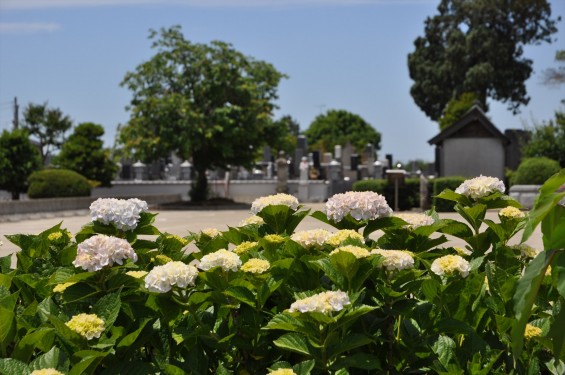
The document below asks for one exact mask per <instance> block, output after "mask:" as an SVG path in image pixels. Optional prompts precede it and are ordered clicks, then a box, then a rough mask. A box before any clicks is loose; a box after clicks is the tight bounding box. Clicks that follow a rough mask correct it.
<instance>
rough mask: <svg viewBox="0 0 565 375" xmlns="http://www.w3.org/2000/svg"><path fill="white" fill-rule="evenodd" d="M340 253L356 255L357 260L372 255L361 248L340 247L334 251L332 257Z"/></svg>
mask: <svg viewBox="0 0 565 375" xmlns="http://www.w3.org/2000/svg"><path fill="white" fill-rule="evenodd" d="M339 252H346V253H351V254H353V255H355V258H357V259H361V258H366V257H368V256H370V255H371V253H370V252H369V250H367V249H365V248H362V247H360V246H352V245H347V246H341V247H338V248H337V249H335V250H334V251H332V252H331V253H330V255H333V254H337V253H339Z"/></svg>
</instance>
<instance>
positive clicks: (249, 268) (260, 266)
mask: <svg viewBox="0 0 565 375" xmlns="http://www.w3.org/2000/svg"><path fill="white" fill-rule="evenodd" d="M270 267H271V264H270V263H269V262H268V261H266V260H263V259H257V258H251V259H249V260H248V261H247V262H245V264H244V265H243V266H241V270H242V271H243V272H250V273H263V272H266V271H267V270H268V269H269V268H270Z"/></svg>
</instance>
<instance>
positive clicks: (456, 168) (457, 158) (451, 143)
mask: <svg viewBox="0 0 565 375" xmlns="http://www.w3.org/2000/svg"><path fill="white" fill-rule="evenodd" d="M442 153H443V155H442V158H441V164H442V165H441V173H442V176H465V177H476V176H480V175H481V174H482V175H484V176H492V177H498V178H500V179H504V162H505V150H504V146H503V144H502V142H501V141H500V140H499V139H496V138H448V139H446V140H444V141H443V148H442Z"/></svg>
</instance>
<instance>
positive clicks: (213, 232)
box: [201, 228, 222, 238]
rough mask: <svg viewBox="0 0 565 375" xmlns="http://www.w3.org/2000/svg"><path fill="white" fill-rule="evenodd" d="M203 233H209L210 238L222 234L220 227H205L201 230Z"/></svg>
mask: <svg viewBox="0 0 565 375" xmlns="http://www.w3.org/2000/svg"><path fill="white" fill-rule="evenodd" d="M201 232H202V233H203V234H205V235H207V236H208V237H210V238H214V237H218V236H219V235H221V234H222V232H220V231H219V230H218V229H216V228H204V229H202V231H201Z"/></svg>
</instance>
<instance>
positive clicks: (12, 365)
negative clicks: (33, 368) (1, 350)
mask: <svg viewBox="0 0 565 375" xmlns="http://www.w3.org/2000/svg"><path fill="white" fill-rule="evenodd" d="M28 373H30V371H29V367H28V365H27V364H25V363H23V362H22V361H18V360H17V359H13V358H0V374H2V375H22V374H28Z"/></svg>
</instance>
